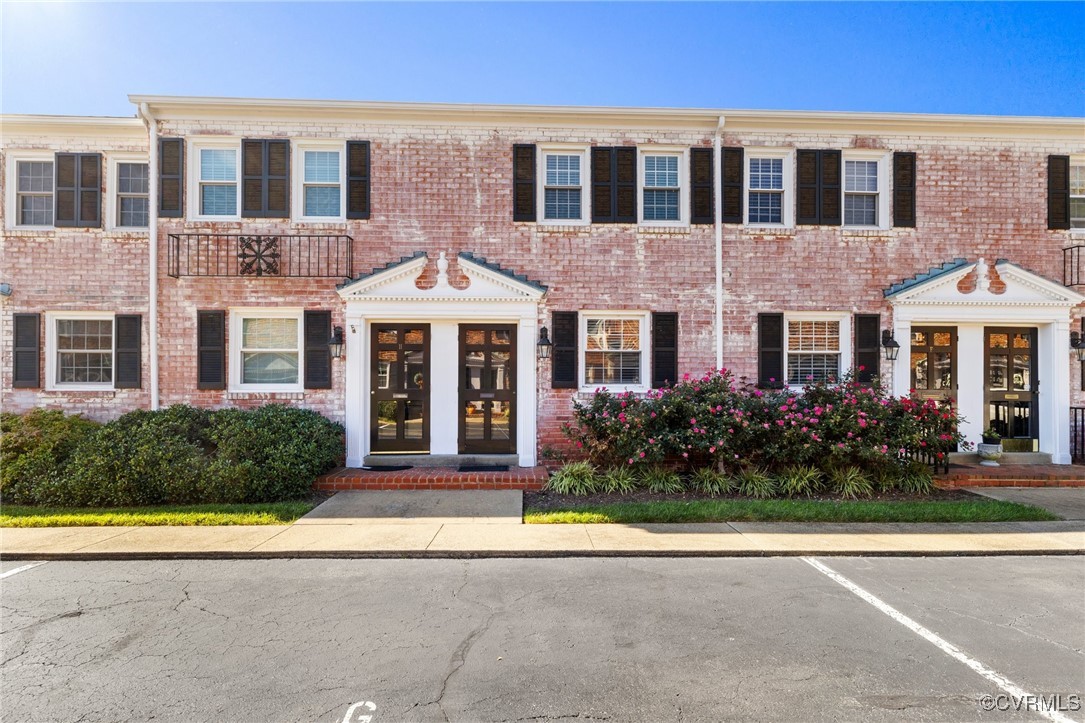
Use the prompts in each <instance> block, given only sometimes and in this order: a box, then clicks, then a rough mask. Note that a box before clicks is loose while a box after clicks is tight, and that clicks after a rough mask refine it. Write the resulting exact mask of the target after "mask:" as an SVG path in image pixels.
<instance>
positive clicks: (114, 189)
mask: <svg viewBox="0 0 1085 723" xmlns="http://www.w3.org/2000/svg"><path fill="white" fill-rule="evenodd" d="M122 163H142V164H144V165H145V166H147V224H148V225H147V226H121V225H119V224H118V223H117V212H118V211H119V210H120V204H118V203H117V197H118V193H119V191H120V176H119V175H118V174H119V173H120V169H119V168H118V167H119V166H120V164H122ZM106 168H107V171H106V184H105V191H106V192H105V204H104V205H105V216H106V218H105V229H106V231H121V232H133V233H141V232H142V233H146V232H147V231H149V229H150V222H151V177H150V174H151V163H150V160H149V159H148V158H147V154H146V153H113V152H110V153H109V155H108V157H107V158H106ZM130 195H132V194H130Z"/></svg>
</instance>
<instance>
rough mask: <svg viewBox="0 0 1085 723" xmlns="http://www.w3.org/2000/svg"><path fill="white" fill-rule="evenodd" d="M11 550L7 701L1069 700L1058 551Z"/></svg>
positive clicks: (941, 713) (808, 713)
mask: <svg viewBox="0 0 1085 723" xmlns="http://www.w3.org/2000/svg"><path fill="white" fill-rule="evenodd" d="M27 564H28V563H25V562H17V561H9V562H4V563H2V564H0V574H3V575H6V576H5V577H3V578H2V579H0V605H2V608H0V613H2V619H0V645H2V655H3V662H2V663H0V685H2V690H0V693H2V695H0V701H2V703H0V705H2V709H0V715H2V718H3V720H4V721H5V722H6V723H9V722H11V721H122V720H123V721H127V720H150V719H154V720H166V721H237V720H260V721H294V720H304V721H329V722H332V721H335V722H338V721H357V722H361V721H364V720H370V721H373V722H374V723H377V722H379V721H431V720H432V721H443V720H451V721H474V720H485V721H512V720H520V721H525V720H526V721H530V720H611V721H625V720H630V721H640V720H675V721H678V720H683V721H686V720H705V721H709V720H781V721H782V720H788V721H792V720H849V721H850V720H856V721H858V720H932V721H959V720H1045V719H1047V720H1082V719H1083V713H1082V711H1081V710H1080V709H1079V710H1074V707H1075V700H1080V696H1082V694H1083V693H1085V558H1082V557H980V558H819V559H813V560H808V559H802V558H764V559H757V558H744V559H727V558H721V559H697V558H682V559H666V558H652V559H647V558H643V559H642V558H621V559H617V558H602V559H577V558H569V559H545V560H532V559H516V560H512V559H506V560H502V559H490V560H319V559H311V560H247V561H246V560H233V561H198V560H192V561H154V562H146V561H132V562H120V561H118V562H48V563H44V564H38V566H36V567H32V568H29V569H25V570H22V571H20V572H17V573H15V574H8V573H11V572H12V571H13V570H16V569H17V568H22V567H24V566H26V565H27ZM1007 691H1010V692H1007ZM1018 694H1024V695H1031V696H1042V697H1043V700H1042V701H1041V700H1039V699H1038V698H1031V699H1025V700H1021V699H1020V695H1018ZM1056 696H1057V697H1056ZM1074 696H1078V698H1075V697H1074ZM1030 703H1031V705H1032V707H1033V708H1036V707H1040V706H1041V705H1043V704H1044V703H1046V704H1047V705H1049V706H1050V705H1052V704H1054V705H1055V706H1056V707H1059V708H1061V709H1062V710H1061V711H1054V712H1050V711H1049V712H1046V713H1042V712H1040V711H1037V710H1025V708H1027V707H1029V705H1030ZM986 708H994V710H987V709H986ZM1014 708H1017V709H1018V710H1014ZM1002 709H1005V710H1002Z"/></svg>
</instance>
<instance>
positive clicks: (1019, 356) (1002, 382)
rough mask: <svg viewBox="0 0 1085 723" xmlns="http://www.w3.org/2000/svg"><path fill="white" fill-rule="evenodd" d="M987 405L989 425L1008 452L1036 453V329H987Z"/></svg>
mask: <svg viewBox="0 0 1085 723" xmlns="http://www.w3.org/2000/svg"><path fill="white" fill-rule="evenodd" d="M983 337H984V348H985V350H986V354H985V359H984V366H985V368H986V374H985V376H984V402H985V403H986V404H985V406H986V408H987V409H986V416H987V419H986V420H985V421H986V423H987V425H988V426H990V427H992V428H994V430H995V431H996V432H998V433H999V434H1000V435H1002V448H1003V449H1004V450H1006V451H1007V452H1035V451H1036V450H1037V449H1038V445H1039V436H1040V435H1039V430H1038V429H1037V426H1038V424H1037V422H1038V419H1037V415H1036V402H1037V392H1038V390H1037V387H1038V385H1039V384H1038V380H1037V379H1036V329H1033V328H994V327H988V328H986V329H984V334H983Z"/></svg>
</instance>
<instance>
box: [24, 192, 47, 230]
mask: <svg viewBox="0 0 1085 723" xmlns="http://www.w3.org/2000/svg"><path fill="white" fill-rule="evenodd" d="M19 224H20V225H23V226H51V225H52V224H53V196H52V194H50V195H48V196H20V197H19Z"/></svg>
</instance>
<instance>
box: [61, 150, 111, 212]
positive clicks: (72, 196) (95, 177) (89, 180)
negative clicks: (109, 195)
mask: <svg viewBox="0 0 1085 723" xmlns="http://www.w3.org/2000/svg"><path fill="white" fill-rule="evenodd" d="M55 168H56V171H55V172H56V189H55V190H56V200H55V201H54V206H55V211H54V215H53V219H54V221H53V223H54V225H56V226H72V227H75V226H78V227H81V228H101V226H102V156H101V154H100V153H57V154H56V165H55Z"/></svg>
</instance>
